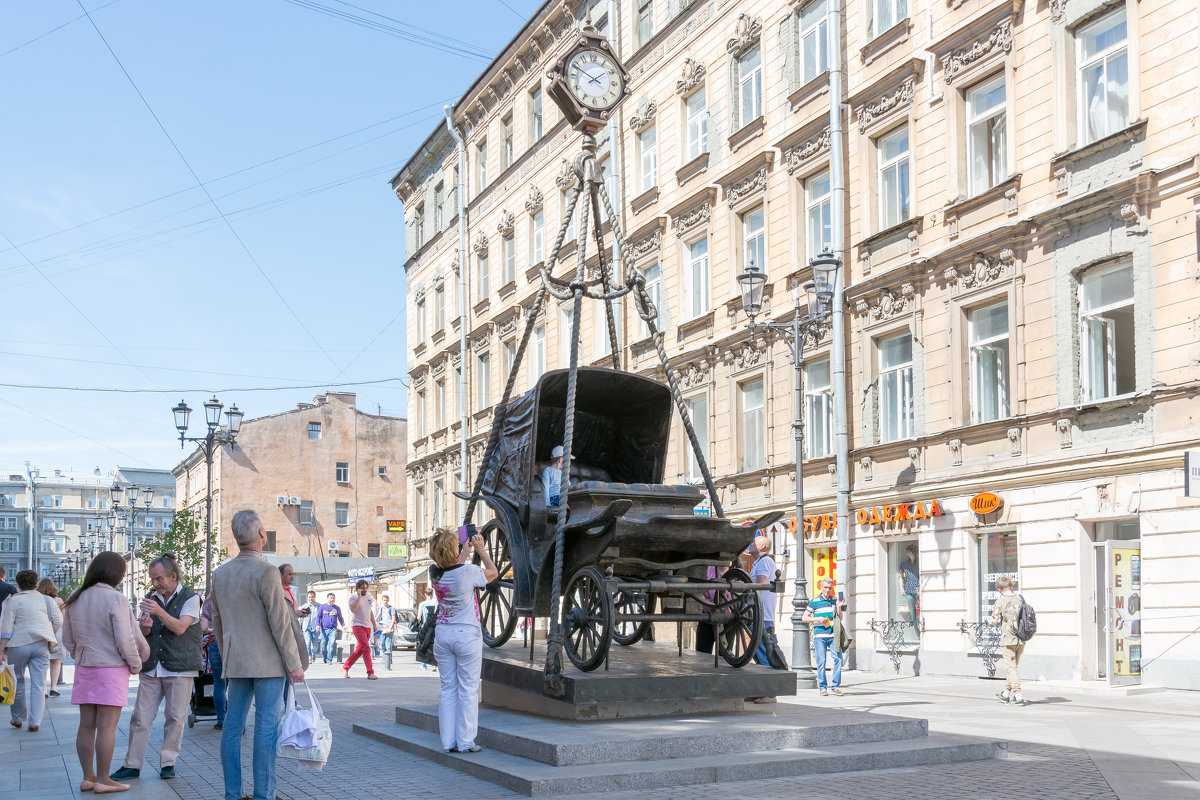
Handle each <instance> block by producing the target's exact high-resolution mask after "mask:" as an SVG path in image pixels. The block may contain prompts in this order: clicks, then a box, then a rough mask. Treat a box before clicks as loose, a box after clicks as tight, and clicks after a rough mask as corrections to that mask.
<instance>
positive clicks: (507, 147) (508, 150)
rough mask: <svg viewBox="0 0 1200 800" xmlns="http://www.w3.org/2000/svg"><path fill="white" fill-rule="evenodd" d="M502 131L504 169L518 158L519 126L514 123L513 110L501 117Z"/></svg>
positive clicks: (501, 158)
mask: <svg viewBox="0 0 1200 800" xmlns="http://www.w3.org/2000/svg"><path fill="white" fill-rule="evenodd" d="M500 131H501V133H500V143H501V147H500V167H501V169H502V170H504V169H508V168H509V167H511V166H512V165H513V162H514V161H516V160H517V126H516V125H515V124H514V123H513V113H512V112H511V111H509V112H508V113H507V114H505V115H504V117H503V118H501V120H500Z"/></svg>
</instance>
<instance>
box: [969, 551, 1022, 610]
mask: <svg viewBox="0 0 1200 800" xmlns="http://www.w3.org/2000/svg"><path fill="white" fill-rule="evenodd" d="M977 541H978V544H979V559H978V563H979V576H978V577H979V582H978V584H977V585H978V586H979V609H978V610H979V616H978V619H985V618H987V617H988V616H989V615H990V614H991V613H992V605H993V604H994V603H995V602H996V600H998V599H999V598H1000V593H999V592H997V591H996V578H999V577H1000V576H1001V575H1007V576H1008V577H1010V578H1012V579H1013V591H1019V589H1020V584H1019V582H1018V569H1017V534H1016V533H1012V532H1009V533H988V534H982V535H980V536H978V537H977Z"/></svg>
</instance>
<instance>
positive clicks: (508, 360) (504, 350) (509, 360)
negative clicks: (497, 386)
mask: <svg viewBox="0 0 1200 800" xmlns="http://www.w3.org/2000/svg"><path fill="white" fill-rule="evenodd" d="M500 354H501V355H502V356H503V357H504V361H503V363H502V364H501V366H502V367H503V368H504V379H505V380H506V381H507V380H508V376H509V374H510V373H511V372H512V368H513V362H514V361H516V360H517V342H516V340H514V339H509V340H508V341H507V342H505V343H504V345H503V346H502V347H501V348H500Z"/></svg>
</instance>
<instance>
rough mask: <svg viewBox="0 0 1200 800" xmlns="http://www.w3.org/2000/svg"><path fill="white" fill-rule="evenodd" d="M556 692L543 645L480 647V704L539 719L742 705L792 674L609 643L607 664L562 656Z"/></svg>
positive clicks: (785, 689) (671, 649)
mask: <svg viewBox="0 0 1200 800" xmlns="http://www.w3.org/2000/svg"><path fill="white" fill-rule="evenodd" d="M563 661H564V669H563V676H562V686H563V693H562V696H560V697H552V696H549V695H547V694H546V693H545V690H544V678H545V675H544V668H545V663H546V643H545V641H538V642H536V643H535V644H534V648H533V658H532V660H531V659H530V650H529V648H528V647H527V646H525V647H523V646H521V644H520V643H510V644H508V645H506V646H504V647H501V648H499V649H492V648H490V647H485V648H484V649H483V669H482V674H481V678H482V680H483V695H482V702H483V705H484V706H491V707H493V708H505V709H509V710H511V711H521V712H524V713H527V714H536V715H538V716H543V717H553V718H556V719H570V720H605V719H633V718H641V717H664V716H677V715H688V714H700V713H717V712H728V711H742V710H743V709H744V708H745V705H746V702H745V701H746V698H753V697H787V696H792V695H795V694H796V674H795V673H794V672H791V671H789V670H776V669H771V668H769V667H763V666H759V665H757V664H748V665H746V666H744V667H741V668H740V669H735V668H734V667H731V666H729V665H728V664H726V663H725V662H724V661H721V662H720V663H719V664H717V665H716V666H714V665H713V657H712V656H710V655H705V654H703V653H696V652H694V651H688V650H685V651H684V652H683V654H682V655H680V653H679V649H678V646H677V645H675V644H666V643H656V642H639V643H638V644H635V645H633V646H631V647H621V646H620V645H616V644H614V645H613V647H612V650H611V651H610V659H609V663H608V664H607V665H606V666H607V669H606V668H605V667H601V668H600V669H598V670H596V671H595V672H580V671H579V670H577V669H575V667H574V666H573V665H572V664H571V663H570V661H569V660H567V658H566V657H565V656H564V657H563Z"/></svg>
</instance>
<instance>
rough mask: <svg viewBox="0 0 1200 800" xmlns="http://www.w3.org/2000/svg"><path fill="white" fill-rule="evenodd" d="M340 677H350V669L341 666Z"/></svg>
mask: <svg viewBox="0 0 1200 800" xmlns="http://www.w3.org/2000/svg"><path fill="white" fill-rule="evenodd" d="M342 677H343V678H349V677H350V670H348V669H344V668H343V669H342Z"/></svg>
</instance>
